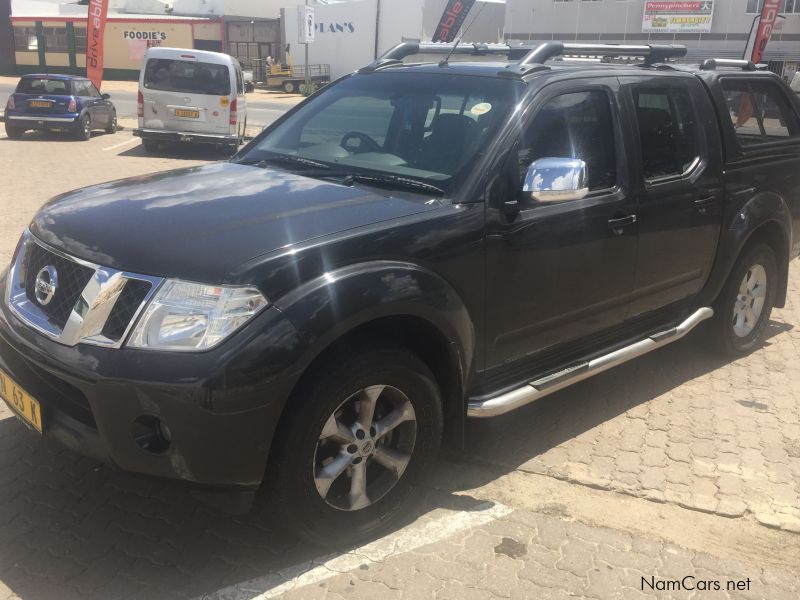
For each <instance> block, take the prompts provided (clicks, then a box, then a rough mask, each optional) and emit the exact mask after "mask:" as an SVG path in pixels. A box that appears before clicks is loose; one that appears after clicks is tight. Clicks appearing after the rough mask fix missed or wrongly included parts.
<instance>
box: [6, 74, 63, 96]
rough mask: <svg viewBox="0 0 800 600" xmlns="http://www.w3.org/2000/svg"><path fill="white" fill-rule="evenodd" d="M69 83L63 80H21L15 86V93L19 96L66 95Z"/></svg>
mask: <svg viewBox="0 0 800 600" xmlns="http://www.w3.org/2000/svg"><path fill="white" fill-rule="evenodd" d="M69 89H70V87H69V81H65V80H63V79H44V78H43V79H35V78H32V77H31V78H27V77H26V78H25V79H21V80H20V82H19V84H18V85H17V92H19V93H20V94H53V95H56V96H58V95H68V94H69V93H70V91H69Z"/></svg>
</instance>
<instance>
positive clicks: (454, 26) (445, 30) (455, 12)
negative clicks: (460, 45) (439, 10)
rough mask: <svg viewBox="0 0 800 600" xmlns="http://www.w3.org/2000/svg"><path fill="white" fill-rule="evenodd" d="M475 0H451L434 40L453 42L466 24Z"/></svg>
mask: <svg viewBox="0 0 800 600" xmlns="http://www.w3.org/2000/svg"><path fill="white" fill-rule="evenodd" d="M474 4H475V0H450V1H449V2H448V3H447V6H446V7H445V9H444V14H443V15H442V18H441V19H439V24H438V25H437V26H436V31H435V32H434V34H433V41H434V42H452V41H453V40H454V39H456V35H457V34H458V30H459V29H461V26H462V25H463V24H464V19H466V18H467V13H468V12H469V11H470V9H471V8H472V6H473V5H474Z"/></svg>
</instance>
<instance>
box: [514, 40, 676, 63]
mask: <svg viewBox="0 0 800 600" xmlns="http://www.w3.org/2000/svg"><path fill="white" fill-rule="evenodd" d="M556 56H602V57H605V56H641V57H642V58H644V63H645V64H646V65H652V64H654V63H659V62H664V61H665V60H667V59H668V58H683V57H684V56H686V46H677V45H656V44H649V45H642V46H630V45H624V44H574V43H564V42H545V43H544V44H542V45H540V46H539V47H538V48H535V49H534V50H531V51H530V52H529V53H528V54H527V56H525V58H523V59H522V61H520V64H523V65H525V64H532V63H539V64H541V63H543V62H545V61H547V60H549V59H551V58H555V57H556Z"/></svg>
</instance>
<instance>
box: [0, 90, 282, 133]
mask: <svg viewBox="0 0 800 600" xmlns="http://www.w3.org/2000/svg"><path fill="white" fill-rule="evenodd" d="M14 88H15V84H11V83H6V82H0V102H2V107H3V110H5V104H6V100H7V99H8V96H9V95H10V94H11V93H12V92H13V91H14ZM263 95H264V93H263V92H258V93H256V95H253V94H248V97H247V123H248V125H255V126H259V127H261V126H264V125H268V124H270V123H272V122H273V121H274V120H275V119H277V118H278V117H280V116H281V115H282V114H283V113H285V112H286V111H287V110H288V109H289V108H290V106H291V105H287V103H286V102H285V101H284V102H278V101H270V100H265V99H263ZM260 96H262V97H260ZM111 101H112V102H113V103H114V106H116V107H117V115H118V116H119V117H120V118H123V119H125V118H129V119H135V118H136V92H135V91H130V92H118V91H115V92H114V93H112V94H111Z"/></svg>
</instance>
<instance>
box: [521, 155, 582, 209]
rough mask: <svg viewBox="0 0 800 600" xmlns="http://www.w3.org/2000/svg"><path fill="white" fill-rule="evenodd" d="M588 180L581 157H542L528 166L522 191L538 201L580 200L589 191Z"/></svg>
mask: <svg viewBox="0 0 800 600" xmlns="http://www.w3.org/2000/svg"><path fill="white" fill-rule="evenodd" d="M587 182H588V180H587V177H586V163H585V162H584V161H582V160H581V159H580V158H540V159H538V160H535V161H533V162H532V163H531V166H529V167H528V173H527V174H526V175H525V184H524V185H523V187H522V191H523V192H527V193H529V194H530V195H531V197H532V198H533V199H534V200H536V201H538V202H564V201H566V200H580V199H581V198H583V197H584V196H586V194H588V193H589V187H588V183H587Z"/></svg>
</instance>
